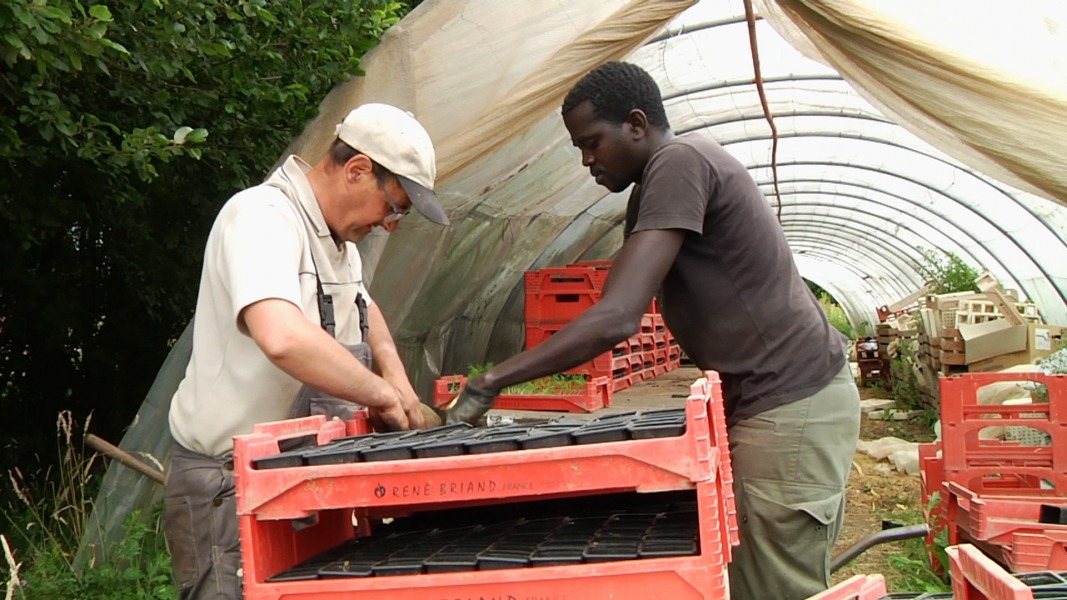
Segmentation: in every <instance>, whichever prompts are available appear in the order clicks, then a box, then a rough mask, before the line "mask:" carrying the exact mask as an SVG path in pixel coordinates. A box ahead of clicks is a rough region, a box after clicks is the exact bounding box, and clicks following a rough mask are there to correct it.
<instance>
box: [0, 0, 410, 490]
mask: <svg viewBox="0 0 1067 600" xmlns="http://www.w3.org/2000/svg"><path fill="white" fill-rule="evenodd" d="M406 10H407V9H406V7H405V6H404V5H403V4H401V3H399V2H393V1H389V0H362V1H360V2H352V1H341V2H324V1H316V0H308V1H305V2H268V1H267V0H237V1H230V0H182V1H180V2H179V1H177V0H153V1H151V2H139V1H134V2H82V1H80V0H47V1H45V0H39V1H33V2H0V29H2V30H3V32H4V35H2V36H0V181H3V182H4V183H3V186H0V256H3V257H4V260H3V261H2V263H0V290H4V293H0V381H3V382H4V383H3V388H2V389H0V401H2V402H3V408H4V419H3V424H0V436H2V437H4V439H15V440H17V441H19V442H21V443H17V444H13V445H12V447H10V448H8V449H7V451H6V452H5V453H4V455H3V456H2V457H0V471H4V470H6V469H7V468H8V467H10V466H13V465H17V464H29V463H31V462H32V460H33V458H32V456H33V454H34V453H35V451H37V450H39V449H41V448H45V449H47V447H48V444H49V440H48V436H49V426H50V423H49V422H50V420H51V418H52V417H51V415H54V414H56V413H57V412H59V411H60V410H64V409H72V410H75V411H76V414H77V415H78V417H79V418H80V419H84V418H85V415H86V414H87V412H88V411H89V410H90V409H91V407H93V404H94V403H95V402H97V401H99V400H100V399H105V398H106V399H107V402H108V403H109V406H110V407H111V408H112V410H110V411H108V414H107V415H106V416H105V415H100V418H98V419H97V426H98V431H99V432H100V433H101V436H102V437H104V438H105V439H114V438H117V437H119V436H120V435H121V432H122V429H123V428H124V427H125V426H126V425H128V423H129V419H130V416H131V415H132V414H133V412H134V410H135V409H136V407H137V406H138V405H139V404H140V402H141V400H143V398H144V393H145V391H146V390H147V389H148V388H149V387H150V386H151V383H152V380H153V378H154V377H155V374H156V371H157V370H158V369H159V365H160V363H162V361H163V358H164V357H165V356H166V353H167V350H168V345H169V344H170V343H171V342H172V341H173V340H175V339H176V338H177V336H178V335H179V334H180V333H181V331H182V330H183V329H184V327H185V325H186V323H187V322H188V321H189V319H190V317H191V315H192V311H193V308H194V305H195V297H196V288H197V284H198V281H199V273H200V266H201V261H202V257H203V248H204V241H205V239H206V237H207V232H208V230H209V227H210V224H211V222H212V220H213V219H214V216H215V214H216V213H217V211H218V208H219V206H221V204H222V202H224V201H225V200H226V198H228V197H229V196H230V195H232V194H233V193H234V192H236V191H237V190H239V189H241V188H243V187H246V186H248V185H249V184H252V183H257V182H259V181H261V180H262V179H263V177H264V176H265V175H266V174H267V172H268V170H269V169H270V167H271V166H272V165H273V164H274V162H275V161H276V160H277V159H278V158H279V156H280V155H281V154H282V152H283V151H284V149H285V148H286V146H287V145H288V144H289V142H290V141H291V140H292V139H293V137H294V136H295V135H296V134H297V133H298V132H300V131H301V130H302V129H303V127H304V125H305V123H307V122H308V121H309V120H310V119H312V118H313V117H314V116H315V115H316V113H317V111H318V105H319V101H320V100H321V99H322V98H323V97H324V96H325V95H326V94H327V93H328V92H329V91H330V90H331V89H332V88H333V87H334V86H336V85H337V84H338V83H340V82H342V81H344V80H346V79H348V78H350V77H352V76H353V75H358V74H359V73H360V70H359V65H360V58H361V57H362V55H363V54H364V53H365V52H366V51H367V50H368V49H369V48H370V47H372V46H373V45H374V44H375V43H377V40H378V39H379V37H380V36H381V34H382V32H383V31H385V29H386V28H388V27H389V26H390V25H391V24H392V23H394V22H395V21H396V20H397V19H398V18H399V17H400V16H401V15H402V14H404V13H405V12H406ZM31 435H32V436H34V437H33V438H30V436H31Z"/></svg>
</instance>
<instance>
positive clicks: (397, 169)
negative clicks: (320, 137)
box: [336, 103, 448, 225]
mask: <svg viewBox="0 0 1067 600" xmlns="http://www.w3.org/2000/svg"><path fill="white" fill-rule="evenodd" d="M336 134H337V137H338V138H340V139H341V140H342V141H343V142H344V143H346V144H348V145H349V146H351V147H352V148H354V149H356V150H358V151H359V152H361V153H363V154H366V155H367V156H368V157H370V158H371V160H373V161H374V162H376V163H378V164H380V165H381V166H383V167H385V168H386V169H389V171H390V172H392V173H393V174H395V175H396V176H397V178H399V179H400V185H402V186H404V191H405V192H407V194H408V198H410V199H411V204H412V206H414V207H415V210H417V211H419V213H421V214H422V216H424V217H426V218H427V219H429V220H431V221H433V222H434V223H438V224H441V225H448V216H447V215H445V210H444V209H443V208H442V207H441V202H440V201H439V200H438V199H437V194H435V193H434V191H433V183H434V178H436V177H437V165H436V163H435V162H434V161H435V154H434V150H433V142H432V141H430V135H429V134H428V133H426V130H425V129H423V127H422V125H420V124H419V122H418V121H416V120H415V116H414V115H412V114H411V113H409V112H407V111H405V110H401V109H399V108H397V107H395V106H390V105H388V104H377V103H372V104H364V105H362V106H359V107H356V108H354V109H353V110H352V112H350V113H348V116H347V117H345V120H344V121H341V123H340V124H339V125H337V129H336Z"/></svg>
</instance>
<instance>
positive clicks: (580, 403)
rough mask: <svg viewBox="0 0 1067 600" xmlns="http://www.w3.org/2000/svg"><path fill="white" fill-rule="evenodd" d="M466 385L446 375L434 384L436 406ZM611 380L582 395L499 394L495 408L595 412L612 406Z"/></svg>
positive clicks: (591, 382)
mask: <svg viewBox="0 0 1067 600" xmlns="http://www.w3.org/2000/svg"><path fill="white" fill-rule="evenodd" d="M466 383H467V377H466V376H465V375H447V376H445V377H441V378H439V379H438V380H437V381H436V382H434V394H433V403H434V406H438V407H441V406H446V405H448V404H449V403H450V402H452V399H453V398H455V397H456V395H457V394H458V393H459V389H461V388H462V387H463V385H464V384H466ZM612 391H613V389H612V385H611V379H610V378H608V377H593V378H591V379H588V380H587V381H586V382H585V389H583V390H582V392H581V393H579V394H500V395H499V396H497V397H496V402H495V403H494V404H493V408H499V409H504V410H552V411H564V412H593V411H594V410H599V409H601V408H604V407H606V406H610V405H611V394H612Z"/></svg>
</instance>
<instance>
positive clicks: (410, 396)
mask: <svg viewBox="0 0 1067 600" xmlns="http://www.w3.org/2000/svg"><path fill="white" fill-rule="evenodd" d="M383 378H384V379H385V380H386V381H387V382H388V383H389V384H390V385H392V386H393V387H394V388H396V391H397V394H399V395H400V405H401V407H403V409H404V414H406V415H407V418H408V426H409V429H426V420H425V419H424V418H423V413H422V406H421V405H422V401H420V400H419V396H418V394H416V393H415V388H413V387H411V382H410V381H408V378H407V377H406V376H402V377H394V376H390V375H385V376H384V377H383Z"/></svg>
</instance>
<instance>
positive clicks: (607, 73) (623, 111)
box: [563, 61, 670, 129]
mask: <svg viewBox="0 0 1067 600" xmlns="http://www.w3.org/2000/svg"><path fill="white" fill-rule="evenodd" d="M586 100H588V101H590V102H592V103H593V111H594V114H595V115H596V116H597V118H600V119H604V120H605V121H610V122H612V123H622V122H624V121H625V120H626V115H628V114H630V111H631V110H633V109H635V108H639V109H641V111H642V112H644V113H645V116H646V117H648V122H649V124H651V125H653V126H655V127H661V128H663V129H670V123H669V122H668V121H667V112H666V111H665V110H664V109H663V98H662V97H661V96H660V93H659V86H658V85H656V82H655V80H653V79H652V76H651V75H649V74H648V72H647V71H645V70H644V69H642V68H641V67H639V66H637V65H634V64H630V63H625V62H619V61H611V62H606V63H604V64H602V65H600V66H599V67H597V68H595V69H593V70H592V71H590V72H589V73H587V74H586V75H585V77H582V78H581V79H580V80H579V81H578V83H576V84H574V87H573V88H571V91H570V92H568V93H567V97H566V98H564V99H563V113H564V114H566V113H567V112H569V111H570V110H571V109H572V108H574V107H576V106H578V105H579V104H581V103H582V102H585V101H586Z"/></svg>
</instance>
